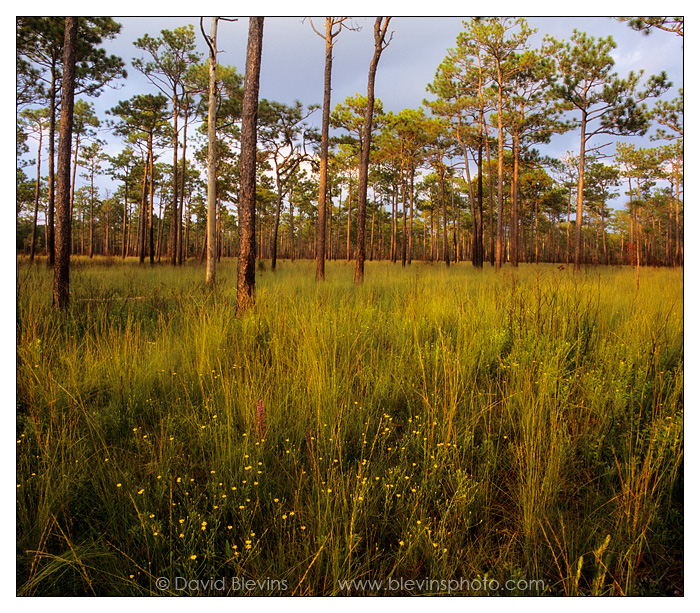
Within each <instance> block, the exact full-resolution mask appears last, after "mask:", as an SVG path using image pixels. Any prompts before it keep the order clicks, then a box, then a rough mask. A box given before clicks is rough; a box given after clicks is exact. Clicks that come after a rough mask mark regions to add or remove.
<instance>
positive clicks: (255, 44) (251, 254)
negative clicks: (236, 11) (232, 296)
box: [237, 17, 264, 315]
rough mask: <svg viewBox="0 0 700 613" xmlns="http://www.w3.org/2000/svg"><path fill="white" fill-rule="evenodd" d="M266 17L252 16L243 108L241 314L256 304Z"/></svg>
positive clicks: (240, 246) (239, 312) (239, 290)
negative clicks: (257, 197) (259, 117)
mask: <svg viewBox="0 0 700 613" xmlns="http://www.w3.org/2000/svg"><path fill="white" fill-rule="evenodd" d="M263 23H264V17H251V18H250V24H249V28H248V49H247V53H246V69H245V82H244V85H243V108H242V112H241V156H240V192H239V199H238V245H239V246H238V280H237V305H238V314H239V315H240V314H242V313H244V312H245V311H246V310H247V309H249V308H250V307H252V306H253V305H254V304H255V194H256V189H255V179H256V177H255V167H256V153H257V151H256V150H257V125H256V124H257V115H258V93H259V89H260V61H261V58H262V39H263Z"/></svg>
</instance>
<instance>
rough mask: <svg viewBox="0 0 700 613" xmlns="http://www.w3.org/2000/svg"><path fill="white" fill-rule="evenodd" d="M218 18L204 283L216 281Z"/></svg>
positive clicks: (211, 88)
mask: <svg viewBox="0 0 700 613" xmlns="http://www.w3.org/2000/svg"><path fill="white" fill-rule="evenodd" d="M218 22H219V18H218V17H212V18H211V35H210V37H209V44H210V48H209V113H208V120H207V121H208V124H207V136H208V149H207V232H206V235H205V236H206V238H205V239H204V240H205V242H204V244H205V246H206V250H207V251H206V253H207V273H206V283H207V285H211V284H213V283H214V282H215V281H216V254H215V252H214V245H215V244H216V241H215V240H214V235H215V234H216V157H217V156H216V147H217V145H216V69H217V65H216V34H217V25H218Z"/></svg>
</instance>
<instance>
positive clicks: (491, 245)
mask: <svg viewBox="0 0 700 613" xmlns="http://www.w3.org/2000/svg"><path fill="white" fill-rule="evenodd" d="M482 120H483V122H484V123H483V125H484V134H485V135H486V165H487V166H488V169H489V172H488V177H489V262H490V263H491V266H494V265H495V253H496V247H495V234H494V231H493V220H494V211H493V173H492V172H491V145H490V143H489V132H488V128H487V127H486V119H485V118H484V117H482Z"/></svg>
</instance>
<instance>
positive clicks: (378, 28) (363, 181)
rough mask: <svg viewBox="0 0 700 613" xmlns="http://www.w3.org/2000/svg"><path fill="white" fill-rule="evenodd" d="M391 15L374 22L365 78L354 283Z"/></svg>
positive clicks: (361, 254) (360, 265) (360, 271)
mask: <svg viewBox="0 0 700 613" xmlns="http://www.w3.org/2000/svg"><path fill="white" fill-rule="evenodd" d="M390 19H391V17H384V18H382V17H377V20H376V22H375V24H374V56H373V57H372V61H371V62H370V66H369V77H368V79H367V112H366V113H365V124H364V127H363V139H362V148H361V150H360V180H359V185H358V192H359V207H358V209H357V256H356V260H355V283H362V282H363V281H364V278H365V217H366V207H367V176H368V173H369V151H370V148H371V143H372V118H373V115H374V80H375V77H376V74H377V65H378V64H379V58H380V56H381V54H382V51H383V49H384V47H385V46H386V45H387V44H388V41H386V40H385V37H386V33H387V28H388V26H389V21H390Z"/></svg>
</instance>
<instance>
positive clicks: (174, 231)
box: [170, 93, 180, 266]
mask: <svg viewBox="0 0 700 613" xmlns="http://www.w3.org/2000/svg"><path fill="white" fill-rule="evenodd" d="M179 110H180V109H179V108H178V97H177V94H176V93H173V134H174V136H173V213H172V223H171V224H170V225H171V227H170V263H171V264H172V265H173V266H175V265H177V235H178V223H177V222H178V219H179V217H178V197H177V192H178V187H179V182H178V176H179V175H178V166H177V150H178V148H179V146H180V145H179V143H178V140H179V139H178V134H177V132H178V127H177V126H178V121H177V120H178V115H179Z"/></svg>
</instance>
